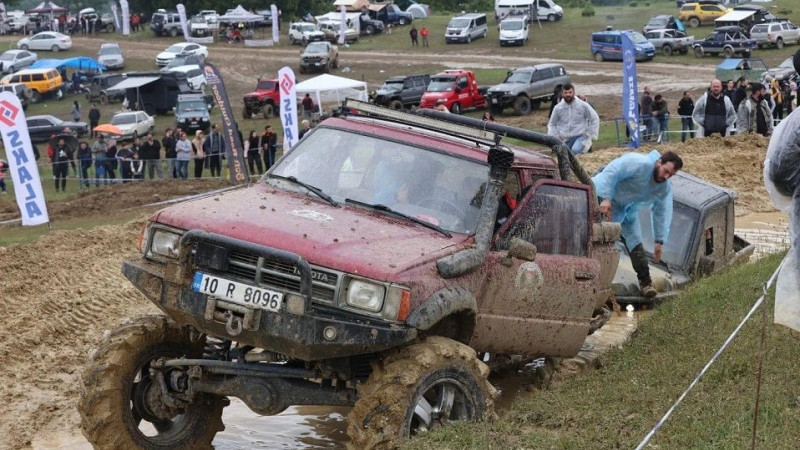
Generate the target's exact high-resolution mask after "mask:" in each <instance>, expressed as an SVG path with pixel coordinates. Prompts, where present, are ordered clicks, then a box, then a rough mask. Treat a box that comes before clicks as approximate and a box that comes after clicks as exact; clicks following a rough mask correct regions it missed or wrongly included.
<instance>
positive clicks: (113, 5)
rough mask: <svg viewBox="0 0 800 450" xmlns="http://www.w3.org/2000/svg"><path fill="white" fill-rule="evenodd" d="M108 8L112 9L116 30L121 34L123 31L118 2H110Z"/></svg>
mask: <svg viewBox="0 0 800 450" xmlns="http://www.w3.org/2000/svg"><path fill="white" fill-rule="evenodd" d="M108 7H109V9H111V17H113V18H114V30H115V31H116V32H117V33H119V32H120V31H122V27H121V26H120V24H119V10H118V9H117V2H110V3H109V4H108Z"/></svg>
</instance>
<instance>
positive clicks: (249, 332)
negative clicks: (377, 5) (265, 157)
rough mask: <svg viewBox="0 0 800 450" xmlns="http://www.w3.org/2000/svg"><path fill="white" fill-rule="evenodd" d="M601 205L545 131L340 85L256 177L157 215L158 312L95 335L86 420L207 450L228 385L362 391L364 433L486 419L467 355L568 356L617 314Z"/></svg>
mask: <svg viewBox="0 0 800 450" xmlns="http://www.w3.org/2000/svg"><path fill="white" fill-rule="evenodd" d="M504 136H509V137H514V138H517V139H523V140H527V141H531V142H536V143H538V144H541V145H543V146H542V147H541V150H543V151H544V150H547V147H546V146H550V147H551V149H552V150H553V152H554V153H555V154H556V156H557V158H556V160H554V159H551V158H550V157H548V156H546V155H545V154H543V153H539V152H536V151H529V150H523V149H520V148H514V147H511V146H507V145H504V144H503V143H502V138H503V137H504ZM576 176H577V178H578V179H579V180H582V181H578V182H576V181H572V179H573V178H574V177H576ZM511 200H514V201H511ZM509 202H510V203H509ZM511 204H515V205H513V206H514V208H513V209H512V208H510V207H509V205H511ZM501 206H502V207H501ZM596 210H597V209H596V197H595V194H594V192H593V188H592V186H591V180H590V178H589V177H588V176H587V175H586V174H585V173H584V172H583V171H582V170H581V168H580V166H578V165H577V161H576V160H575V159H574V157H572V156H571V154H570V152H569V150H568V149H567V148H566V147H565V146H564V145H563V144H562V143H561V142H560V141H558V140H556V139H554V138H552V137H549V136H545V135H542V134H538V133H534V132H530V131H527V130H520V129H515V128H511V127H507V126H503V125H499V124H487V123H485V122H482V121H479V120H475V119H472V118H468V117H461V116H456V115H454V114H449V113H443V112H439V111H431V110H419V111H418V114H411V113H406V112H401V111H396V110H391V109H388V108H382V107H379V106H376V105H370V104H368V103H362V102H354V101H351V100H348V101H347V102H346V103H345V105H343V107H342V110H341V114H340V115H339V116H338V117H333V118H329V119H327V120H326V121H324V122H323V123H321V124H320V125H319V126H317V127H315V128H314V129H313V131H311V132H310V133H309V134H308V135H307V136H306V137H305V138H304V139H303V140H302V141H301V142H300V143H299V144H298V145H297V146H296V147H295V148H293V149H292V150H290V151H289V152H288V153H287V154H286V155H284V156H283V157H282V158H281V160H280V161H278V162H277V163H276V164H275V165H274V166H273V167H272V168H271V169H270V170H269V172H268V173H267V174H265V175H264V176H263V178H262V179H261V180H260V181H259V182H258V183H256V184H255V185H252V186H250V187H246V188H241V189H235V190H232V191H228V192H225V193H221V194H214V195H211V196H208V197H206V198H203V199H198V200H192V201H188V202H185V203H182V204H178V205H174V206H170V207H168V208H166V209H163V210H161V211H159V212H157V213H155V214H154V215H153V216H152V217H151V218H150V220H149V222H148V223H147V226H146V228H145V229H144V231H143V235H142V238H141V256H140V257H137V258H133V259H128V260H126V261H125V262H124V263H123V267H122V272H123V273H124V275H125V276H126V277H127V278H128V279H129V280H130V281H131V282H132V283H133V284H134V285H135V286H136V287H137V288H138V289H139V290H140V291H141V292H142V293H143V294H144V296H145V297H146V298H147V299H148V300H150V301H151V302H153V303H154V304H155V305H156V306H158V307H159V308H160V309H161V310H162V311H163V313H164V315H160V316H149V317H144V318H140V319H138V320H135V321H133V322H131V323H129V324H126V325H123V326H122V327H121V328H119V329H117V330H116V331H113V332H112V333H110V334H109V335H108V336H106V337H105V338H104V339H103V341H102V344H101V346H100V348H99V350H97V351H96V352H95V353H94V354H93V356H92V357H91V360H90V361H89V363H88V365H87V367H86V368H85V370H84V372H83V374H82V378H81V379H82V382H83V385H82V392H81V399H80V405H79V411H80V414H81V425H82V429H83V433H84V435H85V436H86V437H87V439H88V440H89V441H90V442H91V443H92V444H93V445H94V446H95V447H96V448H125V449H131V448H145V449H167V448H169V449H187V450H188V449H198V448H210V446H211V442H212V440H213V438H214V435H215V434H216V433H217V432H218V431H220V430H222V429H223V424H222V418H221V417H222V409H223V408H224V407H225V406H226V405H227V404H228V399H227V397H230V396H233V397H238V398H240V399H242V400H243V401H244V402H245V403H246V404H247V405H248V406H249V407H250V408H251V409H252V410H253V411H255V412H257V413H259V414H264V415H271V414H277V413H280V412H281V411H283V410H284V409H286V408H287V407H289V406H291V405H309V404H313V405H347V406H353V409H352V410H351V412H350V414H349V417H348V422H349V425H348V434H349V436H350V438H351V441H352V447H353V448H358V449H363V448H376V447H377V448H394V447H395V446H396V445H397V444H398V443H399V442H400V441H402V440H404V439H407V438H408V437H410V436H413V435H415V434H417V433H420V432H424V431H426V430H430V429H432V428H435V427H439V426H443V425H446V424H448V423H450V422H454V421H465V420H478V419H481V418H482V417H484V416H486V415H487V414H488V413H490V412H491V411H492V407H493V399H494V397H495V394H496V391H495V389H494V388H493V387H492V385H491V384H490V383H489V381H488V380H487V377H488V374H489V369H488V367H487V366H486V365H485V364H484V363H483V362H482V361H481V360H480V359H479V358H478V357H477V354H476V351H478V352H489V353H492V354H518V355H526V356H528V357H532V358H534V357H571V356H574V355H576V354H577V353H578V351H579V350H580V348H581V345H582V344H583V342H584V339H585V338H586V336H587V334H589V333H590V331H591V330H592V329H594V328H596V327H597V326H599V325H600V324H601V323H602V321H603V318H604V317H607V315H608V314H607V310H606V309H605V308H604V305H605V304H606V301H607V300H608V299H609V296H610V294H611V280H612V278H613V276H614V272H615V270H616V266H617V261H618V258H619V254H618V252H617V250H616V249H615V247H614V242H615V241H616V240H617V239H618V237H619V224H616V223H601V222H598V219H597V217H598V216H597V215H596Z"/></svg>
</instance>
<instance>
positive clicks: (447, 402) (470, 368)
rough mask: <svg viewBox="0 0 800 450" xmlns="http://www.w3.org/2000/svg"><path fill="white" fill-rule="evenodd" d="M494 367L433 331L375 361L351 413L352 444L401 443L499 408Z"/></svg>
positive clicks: (391, 445)
mask: <svg viewBox="0 0 800 450" xmlns="http://www.w3.org/2000/svg"><path fill="white" fill-rule="evenodd" d="M488 376H489V368H488V366H486V365H485V364H484V363H482V362H481V361H480V360H478V358H477V356H476V354H475V351H474V350H473V349H471V348H469V347H468V346H466V345H464V344H461V343H459V342H456V341H453V340H451V339H447V338H444V337H439V336H433V337H429V338H427V339H425V340H423V341H422V342H419V343H417V344H412V345H409V346H407V347H404V348H401V349H399V350H396V351H393V352H391V353H389V354H388V355H387V356H386V357H384V358H383V359H381V360H379V361H377V362H375V363H373V372H372V374H371V375H370V377H369V379H368V380H367V381H366V382H364V383H363V384H362V385H361V386H359V389H358V393H359V400H358V401H357V402H356V404H355V406H354V407H353V409H352V411H351V412H350V415H349V416H348V427H347V434H348V435H349V437H350V448H357V449H372V448H396V447H397V446H398V444H399V443H400V442H402V441H404V440H406V439H408V438H409V437H412V436H415V435H417V434H420V433H424V432H425V431H428V430H431V429H433V428H438V427H442V426H445V425H447V424H449V423H454V422H462V421H472V420H480V419H483V418H485V417H487V416H489V415H491V414H492V413H493V408H494V397H495V396H496V393H497V391H496V390H495V389H494V387H493V386H492V385H491V384H490V383H489V381H488V380H487V377H488Z"/></svg>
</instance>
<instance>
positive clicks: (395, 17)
mask: <svg viewBox="0 0 800 450" xmlns="http://www.w3.org/2000/svg"><path fill="white" fill-rule="evenodd" d="M368 12H369V16H370V17H372V18H373V19H376V20H380V21H381V22H383V23H384V24H385V25H390V24H394V25H407V24H409V23H411V22H412V21H413V20H414V18H413V17H412V16H411V13H407V12H405V11H403V10H401V9H400V8H399V7H398V6H397V5H395V4H394V3H373V4H372V5H370V6H369V7H368Z"/></svg>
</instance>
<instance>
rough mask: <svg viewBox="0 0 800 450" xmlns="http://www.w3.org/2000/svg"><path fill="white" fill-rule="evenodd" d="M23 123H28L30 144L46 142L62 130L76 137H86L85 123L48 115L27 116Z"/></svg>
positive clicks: (86, 128) (87, 129)
mask: <svg viewBox="0 0 800 450" xmlns="http://www.w3.org/2000/svg"><path fill="white" fill-rule="evenodd" d="M25 121H26V122H27V123H28V134H30V135H31V142H47V141H49V140H50V138H51V137H52V136H53V135H54V134H60V133H62V132H64V128H69V129H70V130H71V131H73V132H75V133H77V134H78V137H82V136H86V135H87V134H88V133H89V127H88V126H87V125H86V122H72V121H67V120H61V119H59V118H58V117H55V116H51V115H49V114H45V115H41V116H28V117H27V118H26V119H25Z"/></svg>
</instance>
